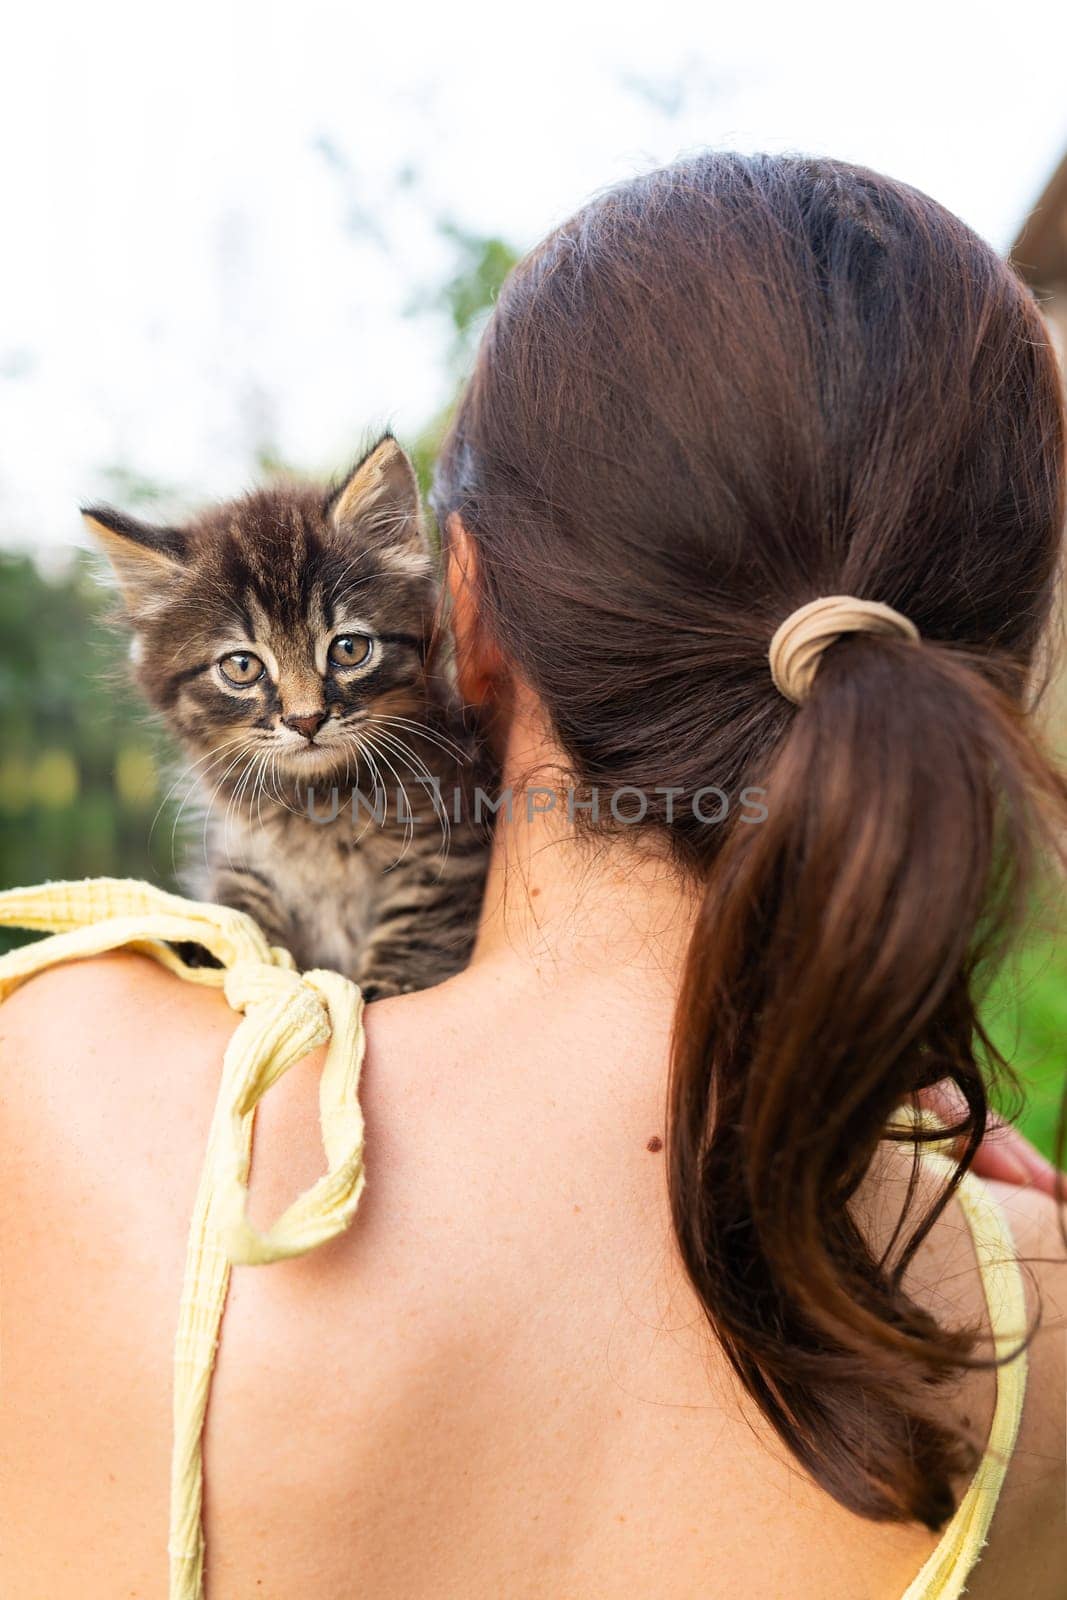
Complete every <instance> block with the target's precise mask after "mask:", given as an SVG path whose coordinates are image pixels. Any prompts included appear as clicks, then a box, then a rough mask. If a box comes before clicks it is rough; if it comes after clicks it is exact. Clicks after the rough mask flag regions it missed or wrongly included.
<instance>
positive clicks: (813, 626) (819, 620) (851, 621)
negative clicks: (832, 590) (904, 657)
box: [768, 594, 919, 706]
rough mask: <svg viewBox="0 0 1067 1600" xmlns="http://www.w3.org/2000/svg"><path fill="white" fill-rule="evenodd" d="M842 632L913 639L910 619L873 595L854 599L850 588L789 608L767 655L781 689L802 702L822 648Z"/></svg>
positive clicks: (914, 631)
mask: <svg viewBox="0 0 1067 1600" xmlns="http://www.w3.org/2000/svg"><path fill="white" fill-rule="evenodd" d="M845 633H880V634H883V635H888V634H896V635H897V636H898V638H902V639H911V640H913V641H917V640H918V638H919V630H918V628H917V627H916V626H915V624H914V622H909V620H908V618H907V617H904V616H901V614H900V612H899V611H894V610H893V607H892V606H884V605H882V604H881V603H880V602H879V601H877V600H857V599H855V598H854V597H853V596H852V595H849V594H831V595H827V596H825V598H823V599H822V600H812V601H810V602H809V603H808V604H807V605H806V606H801V607H800V608H799V610H797V611H792V612H790V614H789V616H788V617H786V619H785V621H784V622H783V623H782V624H781V626H780V627H779V628H778V630H777V632H776V633H775V635H774V638H773V639H772V640H771V648H770V650H769V651H768V656H769V659H770V663H771V677H772V678H773V679H774V683H775V687H776V689H777V690H778V692H779V694H784V695H785V698H786V699H787V700H792V702H793V704H794V705H798V706H799V705H803V703H804V701H805V700H806V699H807V698H808V695H809V694H810V693H811V685H812V683H813V681H814V678H815V673H816V670H817V668H818V665H819V662H820V660H821V659H822V653H823V651H824V650H825V649H826V648H827V646H828V645H831V644H833V642H834V640H835V639H840V638H841V636H842V634H845Z"/></svg>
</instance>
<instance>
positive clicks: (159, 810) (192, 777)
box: [148, 734, 244, 866]
mask: <svg viewBox="0 0 1067 1600" xmlns="http://www.w3.org/2000/svg"><path fill="white" fill-rule="evenodd" d="M243 737H244V735H243V734H238V736H237V737H236V738H235V739H230V740H228V741H227V745H224V746H223V749H225V748H227V746H228V745H232V744H239V743H240V741H241V739H242V738H243ZM217 754H218V751H217V750H208V751H206V752H205V753H204V755H202V756H198V757H197V759H196V760H195V761H193V762H191V763H187V764H186V765H184V766H183V767H182V769H181V771H180V772H179V773H178V776H177V777H176V778H175V780H174V782H173V783H172V784H171V785H170V787H169V788H168V790H167V792H166V794H165V795H164V796H163V798H162V800H161V801H160V802H159V805H158V806H157V807H156V814H155V816H154V817H153V818H152V824H151V826H150V828H149V830H148V843H149V845H151V843H152V835H153V834H154V833H155V831H156V823H157V822H158V821H159V819H160V817H161V816H162V815H163V812H164V810H165V808H166V805H167V802H168V800H169V799H170V797H171V795H172V794H173V793H174V791H175V789H176V788H177V787H178V785H179V784H180V783H183V782H186V781H188V783H189V784H190V786H195V784H196V783H197V781H198V775H197V771H196V769H197V767H200V766H203V764H204V762H205V761H211V760H212V759H213V758H214V757H215V756H216V755H217ZM207 770H210V769H207ZM188 798H189V796H188V794H186V795H185V797H184V798H183V800H182V806H184V804H185V801H186V800H187V799H188ZM178 815H179V816H180V815H181V806H179V808H178ZM171 855H172V862H171V865H172V866H173V864H174V863H173V833H172V839H171Z"/></svg>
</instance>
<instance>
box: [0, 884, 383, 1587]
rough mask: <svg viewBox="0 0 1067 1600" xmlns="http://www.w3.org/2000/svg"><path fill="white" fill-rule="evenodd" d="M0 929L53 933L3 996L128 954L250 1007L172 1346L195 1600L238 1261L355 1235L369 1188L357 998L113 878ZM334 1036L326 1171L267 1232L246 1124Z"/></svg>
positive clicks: (211, 1142)
mask: <svg viewBox="0 0 1067 1600" xmlns="http://www.w3.org/2000/svg"><path fill="white" fill-rule="evenodd" d="M0 926H8V927H19V928H30V929H36V930H40V931H48V932H51V933H52V935H53V937H52V938H50V939H44V940H41V941H39V942H37V943H35V944H30V945H25V946H23V947H22V948H21V949H18V950H13V951H11V952H10V953H9V954H8V955H6V956H3V957H0V1000H2V999H4V998H5V997H6V996H7V995H8V994H10V993H11V991H12V990H13V989H15V988H17V987H18V985H19V984H20V983H23V982H25V980H26V979H27V978H29V977H31V976H32V975H33V974H34V973H35V972H40V971H41V970H42V969H43V968H44V967H49V966H54V965H55V964H56V963H57V962H60V961H71V960H76V959H78V958H81V957H84V956H91V955H98V954H99V953H100V952H102V951H104V950H115V949H118V948H120V947H123V946H125V947H127V948H130V949H135V950H139V951H142V952H143V953H144V954H146V955H150V956H152V957H154V959H155V960H157V961H159V962H161V963H162V964H163V965H164V966H165V967H168V968H169V969H170V971H172V972H176V973H178V974H179V975H180V976H181V977H182V978H185V979H187V980H189V981H190V982H193V983H202V984H208V985H210V986H211V987H213V988H221V989H222V991H223V993H224V994H225V996H226V999H227V1001H228V1002H229V1004H230V1005H231V1006H232V1007H233V1009H234V1010H235V1011H239V1012H241V1013H243V1016H242V1020H241V1022H240V1023H239V1024H238V1026H237V1028H236V1030H235V1031H234V1034H233V1037H232V1038H231V1040H230V1042H229V1045H228V1046H227V1049H226V1053H225V1056H224V1058H223V1065H222V1075H221V1081H220V1084H219V1093H218V1098H217V1100H216V1103H215V1110H214V1114H213V1116H212V1121H211V1130H210V1133H209V1135H208V1146H207V1153H206V1156H205V1160H204V1165H203V1168H202V1171H201V1176H200V1183H199V1187H198V1189H197V1195H196V1201H195V1204H194V1207H193V1216H192V1221H191V1224H190V1228H189V1239H188V1245H187V1248H186V1257H185V1276H184V1280H183V1284H182V1296H181V1303H180V1305H179V1309H178V1329H177V1334H176V1337H175V1344H174V1442H173V1453H172V1457H171V1504H170V1540H169V1546H168V1548H169V1551H170V1589H169V1594H170V1600H200V1596H201V1595H202V1592H203V1565H204V1537H203V1529H202V1525H201V1511H202V1501H203V1459H202V1435H203V1427H204V1414H205V1411H206V1409H207V1397H208V1390H209V1388H210V1384H211V1374H212V1369H213V1367H214V1362H215V1352H216V1350H217V1348H218V1338H219V1328H220V1325H221V1322H222V1312H223V1307H224V1305H225V1302H226V1290H227V1287H228V1285H229V1278H230V1266H231V1263H242V1264H259V1263H262V1262H267V1261H278V1260H281V1259H283V1258H284V1257H287V1256H295V1255H301V1254H303V1253H304V1252H305V1251H307V1250H311V1249H314V1247H315V1246H316V1245H319V1244H324V1243H325V1242H326V1240H327V1239H332V1238H334V1237H336V1235H337V1234H339V1233H341V1232H343V1230H344V1229H345V1228H347V1227H348V1225H349V1223H350V1222H351V1220H352V1218H353V1216H354V1215H355V1211H356V1207H357V1206H358V1205H359V1201H360V1196H361V1194H362V1192H363V1184H364V1174H363V1116H362V1112H361V1111H360V1105H359V1074H360V1068H361V1066H362V1061H363V1043H364V1041H363V1025H362V1013H363V999H362V996H361V994H360V992H359V990H358V989H357V988H356V986H355V984H353V983H350V982H349V981H348V979H347V978H342V977H340V976H339V975H338V974H337V973H335V972H305V973H303V974H299V973H297V972H296V971H295V970H294V968H293V961H292V958H291V956H290V955H289V954H288V952H287V951H285V950H280V949H277V948H275V947H272V946H270V945H268V944H267V941H266V940H265V938H264V937H263V934H262V933H261V932H260V930H259V929H258V928H257V927H256V925H255V923H254V922H252V920H251V919H250V918H249V917H246V916H244V915H243V914H242V913H240V912H237V911H229V910H227V909H225V908H224V907H222V906H214V905H201V904H197V903H196V902H194V901H190V900H183V899H181V898H180V897H179V896H177V895H172V894H166V893H165V892H164V891H163V890H161V889H153V888H152V887H151V886H150V885H149V884H146V883H136V882H127V881H124V880H121V879H114V878H97V879H88V880H86V881H85V882H82V883H50V884H46V885H44V886H43V887H42V888H38V889H12V890H8V891H7V892H5V893H2V894H0ZM164 941H170V942H172V943H181V942H183V941H195V942H196V943H197V944H201V945H204V946H205V947H206V948H207V949H208V950H210V951H211V953H212V955H214V956H215V957H216V959H217V960H218V961H220V962H221V963H222V965H221V967H187V966H185V964H184V962H183V961H182V960H181V958H180V957H179V956H178V955H177V954H176V952H175V951H174V950H172V949H170V948H169V945H168V943H166V942H164ZM327 1039H328V1040H329V1041H330V1043H329V1048H328V1050H327V1052H326V1061H325V1064H324V1066H323V1070H322V1077H321V1079H320V1082H319V1119H320V1123H321V1127H322V1142H323V1147H324V1149H325V1152H326V1160H327V1171H326V1173H325V1174H324V1175H323V1176H322V1177H321V1178H319V1179H318V1180H317V1182H315V1183H314V1184H312V1186H311V1187H310V1188H309V1189H308V1190H306V1191H305V1192H304V1193H303V1194H302V1195H300V1196H299V1197H298V1198H297V1199H296V1200H295V1201H294V1202H293V1203H292V1205H290V1206H289V1207H288V1209H287V1210H286V1211H285V1212H284V1213H283V1215H282V1216H281V1217H280V1218H279V1219H278V1221H277V1222H276V1223H275V1224H274V1226H273V1227H272V1228H270V1229H269V1230H268V1231H267V1232H266V1233H259V1232H257V1230H256V1229H255V1228H253V1227H252V1225H251V1223H250V1222H249V1220H248V1215H247V1210H246V1206H247V1199H248V1171H249V1164H250V1159H251V1148H252V1124H253V1119H254V1116H255V1110H256V1105H257V1103H258V1101H259V1099H260V1097H261V1096H262V1095H263V1094H264V1093H265V1092H266V1090H267V1089H269V1088H270V1086H271V1084H272V1083H276V1082H277V1081H278V1079H279V1078H280V1077H281V1076H282V1074H283V1073H284V1072H286V1071H287V1070H288V1068H289V1067H291V1066H292V1065H293V1063H294V1062H295V1061H299V1060H300V1059H301V1058H302V1057H303V1056H305V1055H307V1054H308V1052H309V1051H311V1050H314V1049H315V1048H316V1047H317V1046H318V1045H320V1044H323V1043H325V1041H326V1040H327Z"/></svg>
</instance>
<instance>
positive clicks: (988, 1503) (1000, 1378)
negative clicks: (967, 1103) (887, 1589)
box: [901, 1114, 1027, 1600]
mask: <svg viewBox="0 0 1067 1600" xmlns="http://www.w3.org/2000/svg"><path fill="white" fill-rule="evenodd" d="M922 1121H923V1122H925V1123H926V1124H927V1125H929V1124H930V1123H931V1121H932V1119H931V1118H930V1117H929V1114H925V1115H924V1116H923V1117H922ZM920 1148H921V1149H922V1154H923V1159H924V1161H925V1162H927V1163H928V1164H929V1165H930V1166H932V1167H934V1168H936V1169H938V1170H939V1171H940V1172H941V1173H942V1175H943V1176H944V1177H946V1178H948V1177H950V1176H951V1174H952V1172H953V1171H954V1170H955V1164H954V1163H953V1162H952V1161H950V1160H949V1159H948V1157H947V1156H945V1155H942V1154H941V1152H940V1151H938V1150H935V1149H932V1148H931V1147H930V1146H929V1145H926V1144H924V1145H922V1146H921V1147H920ZM956 1198H957V1200H958V1201H959V1203H960V1206H961V1208H962V1210H963V1214H964V1217H965V1218H966V1220H967V1224H968V1226H969V1228H970V1231H971V1238H972V1240H973V1242H974V1253H975V1256H976V1257H977V1260H978V1270H979V1272H980V1274H981V1278H982V1288H983V1291H984V1293H985V1302H986V1309H987V1312H988V1315H989V1326H990V1329H991V1332H992V1335H993V1350H994V1354H995V1355H996V1356H997V1358H998V1359H999V1360H1000V1361H1002V1362H1003V1363H1004V1365H1003V1366H998V1367H997V1369H996V1383H997V1397H996V1402H995V1404H994V1407H993V1420H992V1423H991V1424H990V1429H989V1439H988V1441H987V1443H986V1448H985V1453H984V1455H983V1456H982V1459H981V1461H980V1462H979V1465H978V1469H977V1471H976V1472H975V1474H974V1477H973V1478H972V1479H971V1482H970V1484H969V1486H968V1488H967V1490H966V1492H965V1493H964V1495H963V1497H962V1499H961V1500H960V1502H959V1504H958V1505H957V1507H956V1510H955V1513H954V1515H953V1517H952V1520H951V1521H950V1522H949V1524H948V1526H947V1528H946V1529H945V1531H944V1533H943V1534H942V1535H941V1538H940V1539H939V1540H938V1543H937V1545H936V1546H935V1548H934V1549H933V1550H932V1551H931V1553H930V1555H929V1556H928V1557H927V1559H926V1561H925V1562H924V1564H923V1567H922V1569H921V1571H920V1572H919V1574H918V1576H917V1577H916V1578H915V1579H914V1580H913V1581H912V1582H911V1583H910V1584H909V1585H908V1587H907V1589H906V1590H905V1592H904V1594H903V1595H902V1596H901V1600H959V1596H960V1595H962V1594H963V1593H964V1591H965V1588H966V1584H967V1579H968V1577H969V1576H970V1573H971V1569H972V1568H973V1567H974V1564H975V1562H976V1561H977V1560H978V1557H979V1556H980V1555H981V1553H982V1550H983V1548H984V1546H985V1543H986V1540H987V1538H988V1536H989V1525H990V1523H991V1522H992V1520H993V1513H994V1511H995V1510H996V1508H997V1501H998V1499H999V1498H1000V1491H1001V1487H1002V1485H1003V1483H1004V1474H1005V1473H1006V1472H1007V1470H1008V1462H1009V1461H1010V1460H1011V1455H1012V1451H1013V1450H1014V1449H1015V1440H1016V1438H1017V1436H1018V1433H1019V1423H1020V1420H1021V1418H1022V1413H1023V1400H1024V1398H1025V1395H1026V1374H1027V1359H1026V1350H1025V1348H1024V1346H1023V1340H1024V1339H1025V1337H1026V1333H1027V1320H1026V1288H1025V1284H1024V1281H1023V1273H1022V1268H1021V1267H1020V1265H1019V1261H1018V1257H1017V1256H1016V1253H1015V1244H1014V1241H1013V1239H1012V1236H1011V1229H1010V1227H1009V1226H1008V1219H1007V1218H1006V1217H1005V1215H1004V1213H1003V1211H1002V1210H1001V1208H1000V1206H998V1205H997V1203H996V1201H995V1200H994V1199H993V1197H992V1196H991V1195H990V1193H989V1191H988V1190H987V1189H986V1187H985V1185H984V1184H983V1183H982V1182H981V1180H980V1179H978V1178H976V1177H975V1176H974V1174H973V1173H970V1172H968V1173H965V1174H964V1176H963V1177H962V1178H961V1179H960V1182H959V1185H958V1187H957V1189H956Z"/></svg>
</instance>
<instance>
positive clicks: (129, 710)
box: [0, 556, 172, 947]
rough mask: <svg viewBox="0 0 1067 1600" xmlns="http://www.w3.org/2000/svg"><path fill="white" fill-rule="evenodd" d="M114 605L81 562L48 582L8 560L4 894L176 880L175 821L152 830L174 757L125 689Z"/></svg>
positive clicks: (1, 639) (0, 859) (4, 560)
mask: <svg viewBox="0 0 1067 1600" xmlns="http://www.w3.org/2000/svg"><path fill="white" fill-rule="evenodd" d="M111 604H112V602H111V600H110V598H109V597H108V596H107V594H106V593H105V592H104V591H103V590H102V589H101V587H100V586H99V584H98V583H97V581H96V579H95V577H94V576H93V572H92V570H91V567H90V563H89V560H88V558H87V557H85V556H79V557H77V558H76V559H75V560H74V561H73V562H72V564H71V567H70V569H69V571H67V572H66V573H64V574H63V575H62V576H59V577H55V578H52V579H49V578H46V577H45V576H44V575H43V574H42V573H41V572H39V571H38V569H37V568H36V567H35V566H34V564H33V562H32V561H30V560H29V559H28V558H26V557H13V556H4V557H0V884H2V885H4V886H5V887H6V886H9V885H12V884H28V883H37V882H40V881H41V880H43V879H45V878H82V877H89V876H95V875H98V874H109V873H117V874H123V875H128V876H131V877H146V878H150V879H152V880H153V881H154V882H157V883H159V882H162V883H170V882H171V880H172V865H171V861H170V821H169V818H167V819H164V818H163V817H162V816H161V817H160V819H159V822H158V823H157V826H156V827H155V828H154V829H153V828H152V822H153V818H154V816H155V814H156V812H157V810H158V809H159V806H160V802H161V801H162V800H163V796H164V792H165V790H166V787H167V784H166V781H165V780H164V777H163V774H164V772H165V770H166V765H165V764H166V761H167V756H168V747H167V745H166V742H165V740H164V739H163V738H162V737H161V735H160V734H159V732H158V731H157V730H155V729H154V728H153V727H152V726H151V725H150V723H149V720H148V717H147V714H146V713H145V711H144V709H143V706H142V704H141V701H140V699H139V698H138V696H137V695H136V693H135V692H134V690H133V688H132V686H131V684H130V682H129V673H128V668H127V663H126V658H125V652H126V639H125V635H124V634H123V632H122V630H121V629H119V628H116V627H115V626H113V625H112V624H111V623H110V622H109V620H108V617H107V613H108V611H109V609H110V608H111ZM150 833H151V838H150V837H149V835H150ZM2 937H4V936H3V935H0V938H2ZM8 937H9V942H11V941H10V936H8ZM5 947H6V946H5Z"/></svg>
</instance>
